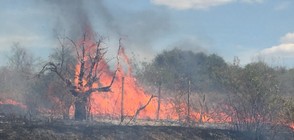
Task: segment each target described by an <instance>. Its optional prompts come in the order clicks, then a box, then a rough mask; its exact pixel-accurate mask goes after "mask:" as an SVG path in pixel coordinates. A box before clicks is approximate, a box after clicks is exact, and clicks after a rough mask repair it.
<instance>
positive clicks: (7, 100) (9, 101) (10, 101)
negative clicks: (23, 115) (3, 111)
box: [0, 99, 27, 109]
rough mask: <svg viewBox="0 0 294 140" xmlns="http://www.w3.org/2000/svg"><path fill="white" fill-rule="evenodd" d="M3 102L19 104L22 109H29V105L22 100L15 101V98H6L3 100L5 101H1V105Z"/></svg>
mask: <svg viewBox="0 0 294 140" xmlns="http://www.w3.org/2000/svg"><path fill="white" fill-rule="evenodd" d="M1 104H9V105H14V106H18V107H20V108H22V109H27V106H26V105H24V104H23V103H21V102H17V101H15V100H13V99H5V100H3V101H0V105H1Z"/></svg>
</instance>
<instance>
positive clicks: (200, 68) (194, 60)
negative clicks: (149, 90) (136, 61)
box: [139, 48, 226, 92]
mask: <svg viewBox="0 0 294 140" xmlns="http://www.w3.org/2000/svg"><path fill="white" fill-rule="evenodd" d="M225 66H226V63H225V62H224V60H223V59H222V58H221V57H219V56H217V55H216V54H212V55H206V54H204V53H194V52H192V51H183V50H180V49H177V48H175V49H173V50H170V51H164V52H163V53H160V54H158V55H157V56H156V57H155V58H154V59H153V61H152V62H151V63H145V64H144V67H143V69H142V72H141V73H139V78H140V77H141V78H140V79H143V82H144V83H147V84H151V85H152V84H155V83H158V82H159V81H160V82H162V85H163V87H165V88H167V89H171V90H174V91H177V90H185V91H186V90H187V89H188V81H190V82H191V88H192V89H191V90H192V91H194V92H196V91H199V90H201V91H212V90H215V88H216V87H217V86H216V84H218V83H217V82H214V80H213V79H214V73H216V72H217V71H218V70H220V69H222V67H225Z"/></svg>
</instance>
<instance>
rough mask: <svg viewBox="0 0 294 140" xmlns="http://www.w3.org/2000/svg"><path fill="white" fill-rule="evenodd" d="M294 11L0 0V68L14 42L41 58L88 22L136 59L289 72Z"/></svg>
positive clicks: (201, 3)
mask: <svg viewBox="0 0 294 140" xmlns="http://www.w3.org/2000/svg"><path fill="white" fill-rule="evenodd" d="M293 13H294V1H293V0H100V1H99V0H96V1H95V0H84V1H79V0H72V1H70V0H60V1H59V0H51V1H50V0H26V1H24V0H0V21H1V22H0V54H1V57H0V64H1V65H3V64H5V62H6V60H5V56H6V55H7V52H9V50H10V47H11V46H12V45H13V43H14V42H19V43H20V44H21V46H23V47H26V48H27V49H28V50H30V51H32V53H34V55H35V56H37V57H41V58H43V59H44V60H45V59H46V58H47V57H48V55H49V54H50V52H51V51H52V49H53V48H54V47H56V46H57V45H58V44H57V39H56V32H58V33H60V34H62V33H64V34H66V35H67V36H70V37H72V38H75V37H77V36H79V35H78V34H77V33H78V32H79V30H78V28H80V25H79V24H81V23H83V22H84V20H88V21H89V22H90V24H91V25H92V26H93V29H94V30H95V32H97V33H99V34H100V35H103V36H106V37H107V38H108V39H107V41H106V42H107V43H106V44H107V46H108V47H109V50H110V51H109V52H110V54H111V53H112V52H114V50H115V49H116V48H117V45H116V44H117V40H118V38H119V37H123V38H124V40H125V41H124V45H125V47H126V49H127V51H128V52H129V53H134V54H136V56H137V57H138V58H139V59H140V60H143V59H146V60H150V59H151V58H153V57H154V56H155V55H156V54H157V53H160V52H161V51H162V50H166V49H172V48H174V47H178V48H182V49H185V50H192V51H194V52H199V51H204V52H206V53H217V54H218V55H220V56H222V57H223V58H224V59H225V60H226V61H228V62H232V60H233V58H234V56H238V57H239V58H240V60H241V63H242V64H246V63H249V62H251V61H254V60H257V59H264V60H265V61H268V62H269V63H277V64H280V65H285V66H287V67H293V66H294V61H293V60H294V14H293ZM81 16H86V17H87V18H81Z"/></svg>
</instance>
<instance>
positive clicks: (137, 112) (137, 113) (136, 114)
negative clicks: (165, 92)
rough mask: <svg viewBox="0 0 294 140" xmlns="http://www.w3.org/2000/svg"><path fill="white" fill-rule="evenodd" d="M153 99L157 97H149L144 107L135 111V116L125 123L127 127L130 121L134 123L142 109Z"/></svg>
mask: <svg viewBox="0 0 294 140" xmlns="http://www.w3.org/2000/svg"><path fill="white" fill-rule="evenodd" d="M155 97H157V96H154V95H151V97H150V98H149V100H148V102H147V103H146V104H145V105H144V106H141V107H140V108H138V109H137V111H136V113H135V115H134V116H133V117H132V119H131V120H130V121H129V122H128V123H127V125H128V124H129V123H130V122H131V121H133V120H134V121H136V119H137V116H138V115H139V113H140V111H142V110H144V109H145V108H146V107H147V106H148V105H149V103H150V102H151V100H152V99H153V98H155Z"/></svg>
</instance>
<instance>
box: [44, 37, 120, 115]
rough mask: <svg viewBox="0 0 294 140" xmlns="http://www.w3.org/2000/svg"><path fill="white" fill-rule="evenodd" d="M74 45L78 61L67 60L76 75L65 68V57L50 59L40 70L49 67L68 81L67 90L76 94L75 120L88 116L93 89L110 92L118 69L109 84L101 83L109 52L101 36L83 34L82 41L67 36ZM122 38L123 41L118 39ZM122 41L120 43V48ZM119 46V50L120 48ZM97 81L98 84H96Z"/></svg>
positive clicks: (45, 69) (65, 82) (65, 81)
mask: <svg viewBox="0 0 294 140" xmlns="http://www.w3.org/2000/svg"><path fill="white" fill-rule="evenodd" d="M64 40H66V41H67V42H68V44H71V45H70V46H71V47H74V48H75V52H76V58H77V59H76V63H75V64H73V63H72V64H68V65H71V66H70V67H71V68H72V69H75V70H71V73H73V72H74V74H72V75H73V76H69V75H70V74H67V73H66V72H64V69H63V65H65V64H64V60H63V59H61V61H60V62H59V63H54V62H48V63H46V64H45V65H44V66H43V68H42V70H41V71H40V73H39V76H40V74H42V73H44V72H46V71H50V72H54V73H56V74H57V76H58V77H59V78H60V79H61V80H62V81H63V83H64V84H65V85H66V87H67V90H68V91H69V92H70V93H71V95H72V96H74V98H75V100H74V106H75V112H74V118H75V119H76V120H86V119H87V114H88V109H87V108H88V105H89V104H88V103H89V97H90V95H91V94H92V93H93V92H109V91H111V89H110V88H111V86H112V84H113V82H114V80H115V75H116V71H117V70H115V72H114V73H113V77H112V80H111V81H110V83H109V85H106V86H105V85H101V83H100V76H101V74H102V71H103V69H104V68H105V67H106V66H107V62H106V61H105V59H104V56H105V54H106V49H105V48H104V47H102V40H103V39H101V38H100V39H98V41H97V40H94V39H93V36H92V35H91V36H88V35H87V34H84V36H83V39H82V40H81V41H80V42H78V43H77V42H75V41H73V40H72V39H70V38H65V39H64ZM59 42H60V44H61V46H62V47H64V46H65V44H64V43H63V42H61V41H60V39H59ZM119 42H121V41H119ZM120 47H121V43H119V50H120ZM119 50H118V51H119ZM97 85H98V86H97Z"/></svg>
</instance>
